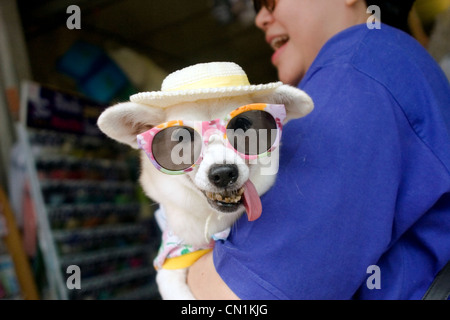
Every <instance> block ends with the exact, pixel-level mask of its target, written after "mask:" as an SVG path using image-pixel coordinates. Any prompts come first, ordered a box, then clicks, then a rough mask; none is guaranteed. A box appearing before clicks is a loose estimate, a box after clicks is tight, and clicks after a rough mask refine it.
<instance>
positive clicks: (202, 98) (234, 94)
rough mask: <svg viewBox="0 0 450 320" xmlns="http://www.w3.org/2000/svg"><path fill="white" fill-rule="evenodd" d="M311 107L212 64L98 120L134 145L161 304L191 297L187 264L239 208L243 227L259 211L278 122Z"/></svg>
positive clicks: (277, 87)
mask: <svg viewBox="0 0 450 320" xmlns="http://www.w3.org/2000/svg"><path fill="white" fill-rule="evenodd" d="M312 109H313V103H312V100H311V99H310V97H309V96H308V95H307V94H306V93H304V92H303V91H301V90H299V89H297V88H294V87H291V86H288V85H283V84H282V83H281V82H274V83H269V84H263V85H250V84H249V82H248V79H247V76H246V74H245V73H244V71H243V70H242V69H241V68H240V67H239V66H238V65H236V64H234V63H230V62H212V63H203V64H197V65H194V66H190V67H187V68H184V69H182V70H179V71H176V72H174V73H172V74H170V75H169V76H167V77H166V79H165V80H164V81H163V84H162V89H161V91H158V92H143V93H138V94H135V95H133V96H131V97H130V102H125V103H119V104H117V105H114V106H112V107H109V108H107V109H106V110H105V111H104V112H103V113H102V114H101V116H100V117H99V119H98V126H99V127H100V129H101V130H102V131H103V132H104V133H105V134H106V135H108V136H109V137H111V138H113V139H115V140H117V141H119V142H122V143H126V144H128V145H130V146H131V147H133V148H141V149H142V158H141V166H142V168H141V176H140V183H141V184H142V187H143V189H144V191H145V192H146V194H147V195H148V196H149V197H150V198H152V199H153V200H154V201H156V202H157V203H159V204H160V209H159V210H158V211H157V219H158V222H159V225H160V227H161V228H162V230H163V242H162V245H161V248H160V252H159V254H158V257H157V258H156V259H155V267H156V269H157V270H158V273H157V279H156V280H157V283H158V287H159V291H160V293H161V296H162V298H163V299H194V297H193V295H192V293H191V292H190V290H189V287H188V286H187V284H186V271H187V268H188V267H189V266H190V265H191V264H192V263H193V262H194V261H195V260H196V259H198V258H199V257H200V256H201V255H202V254H204V253H206V252H207V251H208V250H211V249H212V247H213V245H214V240H217V239H218V238H219V239H224V238H226V237H227V235H228V231H229V228H230V227H231V226H232V225H233V223H234V222H235V221H236V219H237V218H239V217H240V216H241V215H242V214H243V213H244V212H246V213H247V215H248V219H249V220H251V221H253V220H256V219H257V218H258V217H259V216H260V215H261V211H262V208H261V202H260V199H259V196H260V195H262V194H263V193H264V192H266V191H267V190H268V189H269V188H270V187H271V186H272V184H273V183H274V181H275V177H276V172H277V170H278V152H277V151H278V149H277V148H276V147H277V145H278V144H279V139H280V135H281V128H282V125H283V124H284V123H286V122H287V121H288V120H290V119H294V118H299V117H303V116H305V115H307V114H308V113H309V112H310V111H311V110H312Z"/></svg>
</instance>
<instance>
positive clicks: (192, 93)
mask: <svg viewBox="0 0 450 320" xmlns="http://www.w3.org/2000/svg"><path fill="white" fill-rule="evenodd" d="M282 84H283V83H282V82H281V81H278V82H271V83H267V84H258V85H248V86H236V87H218V88H200V89H190V90H182V91H150V92H140V93H136V94H134V95H132V96H131V97H130V101H131V102H135V103H140V104H146V105H150V106H155V107H160V108H167V107H170V106H173V105H175V104H179V103H183V102H192V101H197V100H203V99H215V98H222V97H238V96H243V95H247V94H254V93H256V92H265V91H272V90H275V89H276V88H278V87H279V86H281V85H282Z"/></svg>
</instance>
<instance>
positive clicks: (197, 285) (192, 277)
mask: <svg viewBox="0 0 450 320" xmlns="http://www.w3.org/2000/svg"><path fill="white" fill-rule="evenodd" d="M187 281H188V285H189V287H190V288H191V291H192V293H193V295H194V297H196V298H197V299H199V300H237V299H239V297H237V296H236V295H235V294H234V292H233V291H231V289H230V288H229V287H228V286H227V284H226V283H225V282H224V281H223V280H222V278H221V277H220V275H219V274H218V273H217V272H216V268H215V267H214V262H213V254H212V252H209V253H207V254H205V255H204V256H203V257H201V258H200V259H198V260H197V261H196V262H195V263H194V264H193V265H192V266H191V267H190V268H189V272H188V278H187Z"/></svg>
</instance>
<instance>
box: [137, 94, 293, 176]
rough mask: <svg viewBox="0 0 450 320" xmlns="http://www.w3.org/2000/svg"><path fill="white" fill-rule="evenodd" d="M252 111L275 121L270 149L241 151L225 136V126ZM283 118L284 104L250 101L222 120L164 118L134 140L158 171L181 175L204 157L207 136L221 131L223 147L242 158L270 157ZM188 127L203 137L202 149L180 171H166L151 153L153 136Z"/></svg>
mask: <svg viewBox="0 0 450 320" xmlns="http://www.w3.org/2000/svg"><path fill="white" fill-rule="evenodd" d="M254 110H261V111H265V112H267V113H269V114H270V115H271V116H272V117H273V119H274V120H275V123H276V126H277V127H276V130H277V135H276V138H275V140H274V142H273V144H272V145H271V146H270V148H269V149H268V150H267V151H264V152H262V153H260V154H245V153H241V152H239V151H238V150H236V149H235V148H234V147H233V146H232V144H231V143H230V141H229V139H228V137H227V132H226V130H227V126H228V124H229V122H230V121H231V120H232V119H233V118H235V117H236V116H238V115H240V114H242V113H244V112H247V111H254ZM285 118H286V108H285V106H284V104H268V103H252V104H248V105H244V106H241V107H239V108H237V109H235V110H233V111H231V112H230V113H229V114H228V115H227V116H225V117H224V118H223V119H221V118H218V119H215V120H209V121H192V120H172V121H167V122H164V123H161V124H159V125H157V126H155V127H153V128H151V129H150V130H147V131H145V132H143V133H140V134H138V135H137V136H136V137H137V142H138V146H139V148H140V149H142V150H144V152H145V153H146V155H147V157H148V158H149V159H150V161H151V162H152V164H153V165H154V166H155V168H156V169H158V170H159V171H161V172H163V173H166V174H171V175H178V174H184V173H187V172H190V171H192V170H193V169H194V168H195V167H196V166H198V165H199V164H200V162H201V161H202V160H203V151H204V148H205V147H206V146H207V145H208V144H209V140H210V137H211V136H212V135H218V133H220V135H221V137H222V139H223V140H224V141H225V146H226V147H227V148H230V149H232V150H233V151H234V152H235V153H236V154H238V155H239V156H240V157H241V158H243V159H245V160H254V159H258V158H261V157H266V156H269V155H270V153H271V152H273V151H274V150H275V148H277V147H278V145H279V143H280V139H281V131H282V128H283V121H284V119H285ZM175 126H180V127H189V128H192V129H194V131H196V132H197V133H198V134H199V135H200V137H201V139H202V145H201V151H200V154H199V157H198V159H196V161H195V163H193V164H192V165H191V166H189V167H187V168H186V169H182V170H169V169H166V168H164V167H162V166H161V165H160V164H159V163H158V162H157V161H156V159H155V157H154V155H153V152H152V144H153V140H154V138H155V136H156V135H157V134H158V133H159V132H161V131H162V130H164V129H167V128H170V127H175Z"/></svg>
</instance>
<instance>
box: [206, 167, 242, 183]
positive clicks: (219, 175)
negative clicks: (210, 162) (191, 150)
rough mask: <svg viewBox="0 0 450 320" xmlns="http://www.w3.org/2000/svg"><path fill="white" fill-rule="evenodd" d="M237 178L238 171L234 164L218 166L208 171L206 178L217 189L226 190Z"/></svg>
mask: <svg viewBox="0 0 450 320" xmlns="http://www.w3.org/2000/svg"><path fill="white" fill-rule="evenodd" d="M238 177H239V170H238V167H237V166H236V165H235V164H218V165H214V166H212V167H211V169H209V174H208V178H209V181H211V183H212V184H214V185H215V186H216V187H218V188H226V187H228V186H230V185H232V184H233V183H235V182H236V180H237V179H238Z"/></svg>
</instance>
